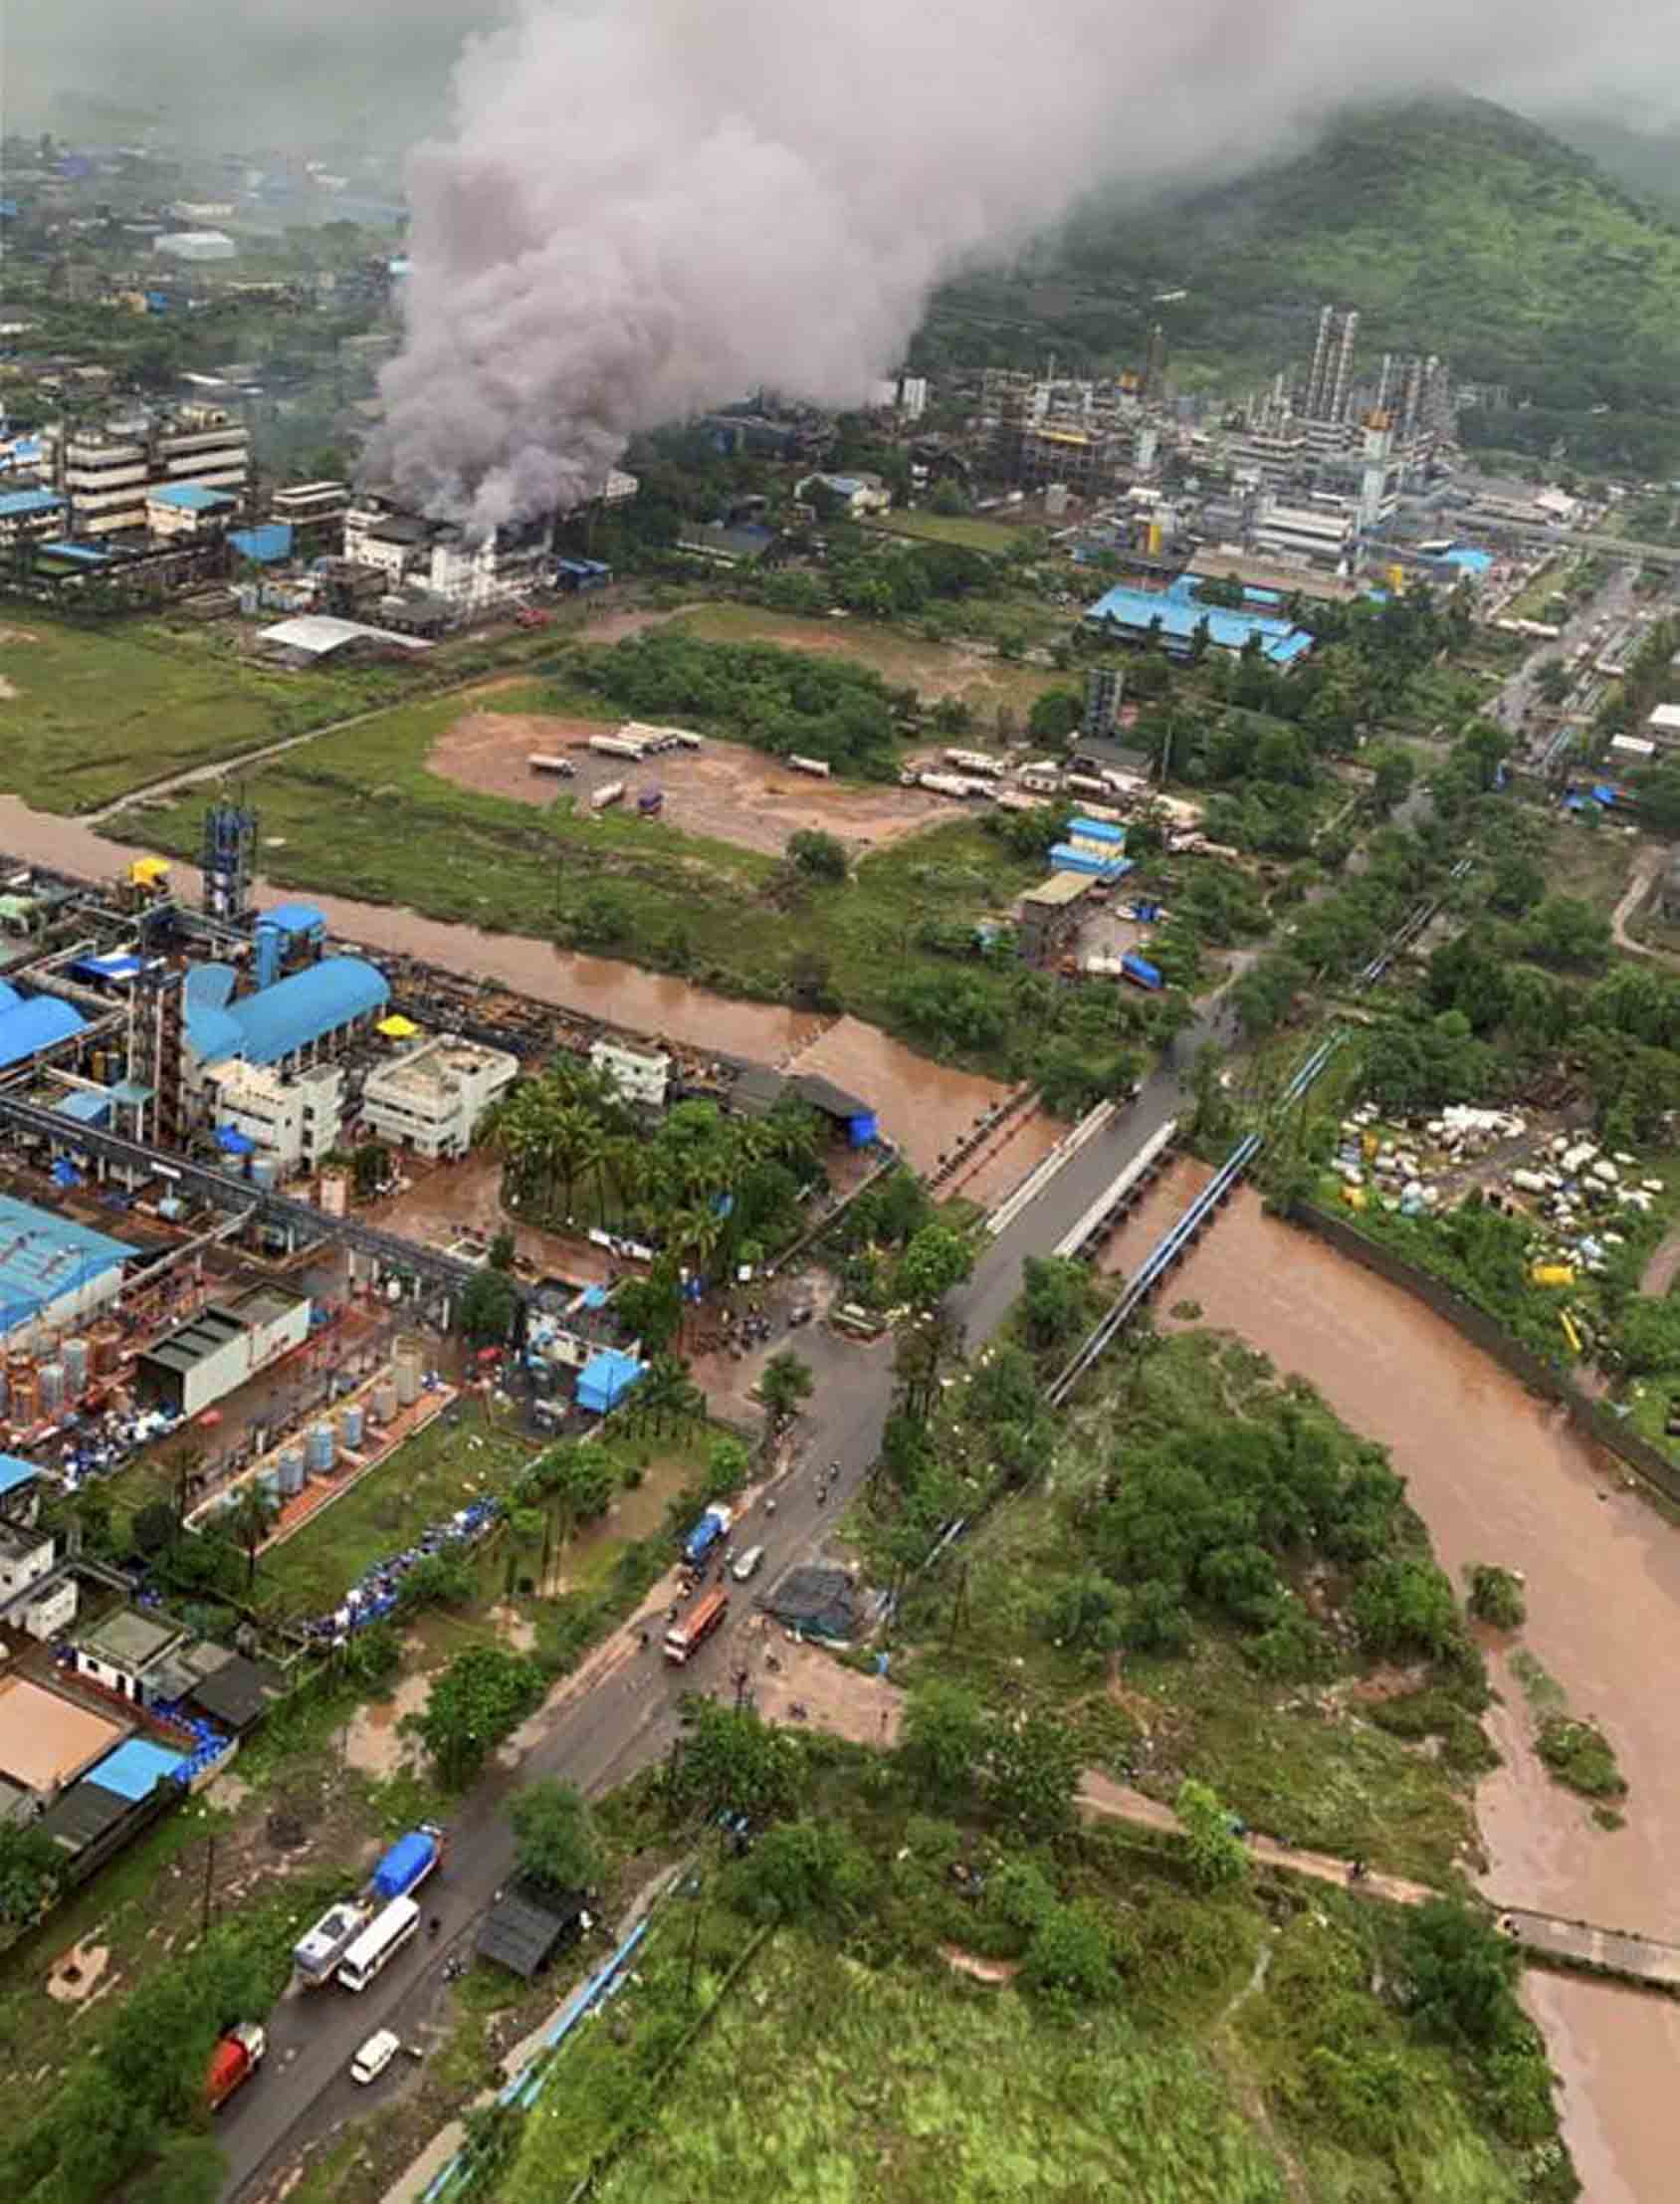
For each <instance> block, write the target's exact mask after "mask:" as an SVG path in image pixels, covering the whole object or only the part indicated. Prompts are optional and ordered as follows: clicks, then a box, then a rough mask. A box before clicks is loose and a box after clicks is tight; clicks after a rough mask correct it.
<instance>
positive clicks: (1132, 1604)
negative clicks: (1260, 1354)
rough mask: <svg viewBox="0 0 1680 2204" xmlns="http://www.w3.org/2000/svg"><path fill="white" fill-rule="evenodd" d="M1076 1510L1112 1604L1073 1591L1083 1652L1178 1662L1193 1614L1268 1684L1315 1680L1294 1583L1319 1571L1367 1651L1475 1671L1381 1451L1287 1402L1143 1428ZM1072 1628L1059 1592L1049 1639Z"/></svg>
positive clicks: (1181, 1416)
mask: <svg viewBox="0 0 1680 2204" xmlns="http://www.w3.org/2000/svg"><path fill="white" fill-rule="evenodd" d="M1156 1426H1158V1427H1159V1428H1155V1427H1156ZM1073 1505H1074V1508H1075V1513H1076V1520H1077V1523H1078V1526H1079V1532H1080V1537H1081V1541H1082V1544H1083V1546H1084V1548H1085V1550H1086V1551H1087V1552H1088V1553H1089V1555H1090V1557H1091V1561H1092V1563H1093V1565H1094V1568H1095V1570H1096V1572H1097V1573H1098V1574H1099V1576H1100V1577H1101V1578H1106V1579H1108V1580H1109V1582H1110V1583H1111V1584H1112V1585H1113V1586H1114V1587H1116V1588H1117V1589H1118V1594H1119V1596H1118V1597H1115V1598H1112V1599H1107V1600H1106V1599H1105V1598H1104V1597H1103V1594H1102V1590H1101V1588H1100V1587H1099V1588H1097V1591H1096V1596H1095V1597H1092V1596H1091V1590H1090V1588H1076V1589H1077V1590H1078V1591H1079V1592H1080V1600H1079V1607H1078V1615H1079V1617H1080V1624H1081V1628H1080V1638H1081V1642H1082V1643H1083V1644H1084V1645H1087V1646H1091V1647H1095V1648H1097V1649H1099V1650H1101V1649H1103V1648H1105V1647H1112V1646H1124V1647H1127V1648H1129V1649H1131V1650H1133V1651H1136V1652H1141V1653H1142V1652H1148V1653H1165V1654H1171V1653H1183V1652H1185V1651H1187V1649H1188V1647H1189V1646H1190V1644H1191V1641H1192V1637H1193V1633H1194V1628H1195V1622H1196V1618H1197V1616H1198V1615H1200V1616H1203V1617H1206V1618H1209V1619H1214V1620H1217V1621H1218V1622H1220V1623H1221V1624H1223V1625H1225V1626H1226V1627H1228V1628H1232V1629H1235V1630H1236V1631H1238V1632H1240V1633H1241V1634H1242V1637H1243V1642H1244V1647H1245V1651H1246V1653H1247V1655H1248V1657H1249V1659H1250V1660H1251V1661H1252V1662H1253V1663H1254V1664H1255V1665H1256V1666H1258V1667H1259V1668H1261V1669H1262V1670H1263V1671H1264V1672H1266V1673H1269V1674H1275V1675H1279V1676H1310V1675H1314V1674H1320V1673H1324V1672H1326V1671H1327V1670H1328V1668H1329V1666H1330V1665H1331V1660H1332V1647H1331V1644H1330V1641H1329V1640H1328V1639H1327V1637H1326V1635H1325V1633H1324V1630H1323V1629H1322V1627H1321V1625H1320V1624H1319V1623H1318V1622H1317V1621H1315V1619H1314V1618H1313V1616H1312V1615H1311V1613H1310V1612H1309V1611H1308V1609H1307V1607H1306V1606H1305V1605H1304V1603H1303V1602H1302V1600H1301V1598H1300V1596H1299V1594H1298V1593H1297V1592H1296V1591H1295V1589H1294V1587H1293V1585H1292V1583H1291V1573H1292V1572H1298V1571H1300V1570H1301V1569H1303V1568H1305V1567H1308V1566H1312V1565H1318V1564H1325V1563H1328V1564H1329V1565H1330V1566H1332V1567H1333V1568H1334V1569H1336V1570H1337V1571H1338V1572H1339V1573H1340V1575H1341V1576H1342V1578H1343V1580H1344V1583H1345V1585H1346V1599H1347V1611H1348V1614H1349V1617H1350V1619H1351V1621H1352V1623H1353V1626H1354V1628H1355V1629H1356V1631H1357V1632H1358V1634H1359V1637H1360V1642H1361V1644H1362V1645H1363V1646H1364V1647H1365V1650H1366V1651H1367V1652H1368V1653H1371V1654H1372V1655H1375V1656H1378V1657H1382V1658H1393V1659H1400V1660H1409V1659H1423V1660H1433V1661H1440V1662H1444V1663H1447V1664H1450V1665H1453V1666H1455V1667H1461V1668H1464V1667H1469V1666H1470V1665H1472V1664H1473V1655H1472V1653H1471V1651H1470V1648H1469V1644H1468V1641H1467V1639H1466V1637H1465V1633H1464V1626H1463V1623H1462V1620H1461V1618H1460V1616H1459V1613H1458V1609H1457V1604H1456V1602H1455V1600H1454V1598H1453V1593H1452V1587H1451V1585H1450V1584H1449V1583H1448V1582H1447V1580H1446V1578H1445V1577H1444V1576H1443V1575H1442V1573H1441V1571H1440V1570H1439V1569H1437V1568H1436V1567H1435V1566H1434V1564H1433V1563H1432V1562H1431V1561H1430V1559H1429V1557H1428V1553H1427V1549H1426V1547H1425V1545H1424V1543H1423V1541H1422V1539H1421V1537H1420V1535H1419V1533H1418V1529H1417V1525H1416V1521H1415V1519H1414V1518H1413V1517H1412V1515H1411V1514H1410V1512H1409V1510H1408V1509H1407V1507H1406V1505H1405V1499H1404V1486H1403V1484H1402V1482H1401V1480H1400V1479H1399V1478H1398V1477H1396V1476H1395V1475H1394V1473H1393V1472H1392V1470H1391V1469H1389V1468H1388V1466H1387V1464H1386V1461H1385V1460H1384V1458H1383V1456H1382V1453H1381V1451H1380V1449H1379V1448H1376V1447H1372V1446H1369V1445H1366V1444H1365V1443H1364V1442H1362V1441H1359V1440H1356V1439H1353V1438H1352V1437H1351V1436H1350V1434H1349V1433H1347V1432H1345V1431H1344V1430H1343V1429H1342V1427H1341V1426H1340V1425H1339V1424H1338V1423H1337V1422H1336V1421H1335V1419H1334V1418H1333V1417H1332V1416H1331V1415H1330V1414H1329V1413H1328V1412H1327V1411H1326V1410H1325V1409H1324V1408H1323V1407H1322V1406H1321V1405H1320V1404H1319V1403H1318V1402H1317V1401H1316V1400H1313V1399H1312V1398H1311V1397H1308V1396H1305V1395H1303V1394H1301V1393H1298V1392H1296V1391H1294V1390H1289V1391H1285V1392H1280V1393H1272V1394H1266V1395H1262V1396H1260V1397H1259V1398H1258V1400H1256V1401H1254V1402H1251V1403H1249V1404H1247V1405H1246V1407H1245V1412H1244V1414H1243V1415H1242V1416H1241V1417H1240V1418H1231V1417H1229V1416H1214V1415H1211V1414H1207V1413H1205V1412H1189V1413H1186V1412H1185V1411H1183V1410H1182V1409H1181V1408H1178V1409H1175V1411H1174V1413H1173V1415H1172V1416H1171V1417H1170V1418H1164V1417H1160V1418H1151V1419H1150V1421H1149V1424H1148V1426H1147V1427H1146V1431H1145V1433H1142V1434H1141V1433H1139V1432H1138V1430H1137V1429H1136V1428H1135V1429H1134V1432H1133V1433H1132V1435H1131V1436H1130V1437H1129V1439H1128V1442H1127V1448H1126V1463H1125V1472H1124V1474H1121V1473H1120V1471H1119V1466H1118V1463H1117V1465H1116V1469H1115V1472H1114V1473H1112V1474H1111V1475H1109V1476H1108V1477H1107V1478H1106V1479H1104V1480H1103V1481H1102V1482H1101V1483H1100V1484H1099V1485H1097V1486H1096V1488H1095V1489H1093V1490H1090V1491H1087V1492H1085V1493H1083V1494H1082V1495H1080V1496H1079V1498H1078V1499H1077V1500H1076V1501H1075V1502H1074V1503H1073ZM1068 1618H1069V1602H1068V1588H1066V1587H1063V1588H1060V1590H1059V1593H1058V1596H1057V1598H1056V1599H1055V1600H1053V1601H1052V1603H1051V1606H1050V1608H1049V1609H1048V1610H1047V1613H1046V1617H1045V1628H1046V1629H1047V1631H1049V1632H1050V1633H1051V1635H1057V1634H1058V1633H1061V1632H1064V1631H1065V1630H1066V1627H1067V1623H1068Z"/></svg>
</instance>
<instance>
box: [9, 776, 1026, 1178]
mask: <svg viewBox="0 0 1680 2204" xmlns="http://www.w3.org/2000/svg"><path fill="white" fill-rule="evenodd" d="M0 850H5V851H7V852H9V853H10V854H11V855H13V856H17V857H25V858H29V859H32V860H33V861H34V862H36V863H38V864H43V865H49V866H55V867H57V868H59V869H61V870H62V871H65V872H72V873H79V874H81V875H82V876H83V877H85V878H88V879H96V880H103V879H108V878H110V877H111V875H113V874H114V873H116V872H117V871H119V870H120V869H121V868H122V867H123V866H124V865H126V864H127V862H128V860H129V859H130V858H131V857H138V856H143V855H147V854H149V852H147V851H146V850H145V849H144V848H143V847H142V846H128V845H125V844H123V843H121V842H112V841H107V840H105V837H104V836H103V835H101V834H97V833H95V831H94V829H93V828H92V827H91V826H89V825H87V824H86V823H84V822H83V821H81V820H79V819H73V818H61V817H59V816H57V815H56V814H54V813H50V812H43V811H35V810H32V809H31V808H30V807H29V805H28V804H26V803H22V802H20V801H19V800H18V798H17V797H16V796H0ZM173 877H174V879H175V882H176V885H177V888H178V889H179V891H180V892H181V893H182V894H184V895H187V896H193V897H196V895H197V893H198V878H199V876H198V874H197V872H196V871H195V870H194V868H193V867H192V866H191V865H187V864H183V863H181V862H180V861H179V860H176V861H175V862H174V865H173ZM310 901H311V902H312V903H315V904H316V905H318V907H319V908H320V909H321V910H322V911H323V912H324V913H325V914H326V922H327V925H328V926H329V928H330V929H331V931H332V934H333V937H334V938H335V940H337V941H339V942H343V943H355V944H358V945H359V946H361V947H363V948H365V949H369V950H373V951H375V952H382V953H384V954H386V955H389V956H403V957H415V958H419V959H421V960H422V961H423V962H424V963H427V964H432V965H438V966H442V967H444V968H445V969H446V970H448V971H451V972H458V973H462V974H467V975H472V976H474V977H476V978H479V979H483V980H493V981H495V982H497V983H498V984H499V985H500V986H502V987H505V988H509V989H511V990H513V991H514V992H516V993H518V994H525V995H529V996H530V997H531V998H532V1000H534V1001H537V1002H547V1003H551V1004H552V1005H553V1006H554V1007H555V1008H556V1009H563V1010H575V1011H578V1012H580V1013H581V1014H582V1015H583V1016H585V1017H597V1018H602V1019H604V1020H606V1021H608V1022H609V1023H611V1024H614V1025H621V1026H626V1027H628V1028H629V1029H630V1030H631V1031H632V1032H637V1033H648V1034H657V1035H659V1036H660V1037H661V1038H663V1039H665V1040H668V1041H675V1042H678V1043H681V1044H682V1045H683V1046H684V1047H688V1048H696V1049H715V1050H717V1051H718V1052H719V1053H720V1054H723V1055H730V1056H744V1057H748V1058H750V1059H751V1060H752V1061H753V1062H755V1063H765V1064H775V1065H779V1066H780V1067H782V1068H783V1069H788V1068H796V1069H798V1070H801V1071H807V1070H808V1071H823V1072H825V1073H827V1074H828V1076H829V1077H831V1078H833V1079H835V1080H837V1081H838V1082H839V1083H840V1084H841V1085H843V1086H847V1087H850V1088H853V1089H855V1091H856V1092H857V1093H858V1094H860V1095H861V1096H862V1097H863V1099H864V1100H865V1101H866V1102H868V1103H869V1104H870V1105H871V1106H872V1107H873V1108H874V1109H875V1111H876V1113H877V1114H878V1116H879V1117H880V1120H881V1124H882V1129H883V1131H884V1132H885V1133H886V1134H887V1135H888V1136H889V1137H890V1138H891V1139H893V1140H896V1141H897V1142H898V1143H899V1144H900V1146H901V1147H902V1148H903V1149H904V1150H905V1153H906V1154H907V1155H908V1156H909V1158H910V1160H911V1161H912V1163H914V1164H915V1165H916V1167H917V1169H918V1170H931V1169H932V1168H933V1166H934V1164H935V1163H936V1162H937V1161H938V1160H939V1158H940V1156H941V1155H942V1154H944V1153H945V1151H946V1150H947V1149H950V1148H953V1147H955V1145H956V1144H957V1142H958V1141H959V1140H960V1139H961V1137H962V1135H963V1134H964V1133H965V1132H966V1131H967V1130H968V1128H969V1127H970V1126H971V1125H972V1124H973V1123H974V1121H975V1119H976V1118H977V1117H978V1116H979V1114H980V1113H981V1111H982V1110H984V1109H985V1108H986V1107H987V1106H988V1105H989V1104H991V1103H993V1102H995V1101H997V1100H999V1099H1000V1098H1001V1096H1002V1095H1003V1094H1004V1092H1005V1091H1006V1090H1005V1089H1004V1088H1003V1087H1002V1086H1001V1085H1000V1084H999V1083H998V1082H997V1081H996V1080H992V1079H981V1078H976V1077H975V1076H974V1075H973V1074H972V1073H971V1072H965V1071H955V1070H952V1069H951V1068H950V1067H949V1066H948V1065H945V1064H936V1063H932V1062H930V1061H929V1059H928V1058H927V1057H926V1056H919V1055H917V1053H916V1052H915V1050H914V1049H910V1048H906V1047H905V1046H904V1045H903V1044H902V1043H901V1042H899V1041H895V1040H893V1039H891V1038H890V1037H889V1036H888V1035H887V1034H885V1033H883V1032H881V1031H880V1030H879V1028H877V1027H875V1026H873V1025H866V1024H864V1023H863V1022H862V1020H861V1019H858V1018H842V1019H840V1020H838V1021H835V1020H833V1019H831V1018H825V1017H822V1016H820V1015H817V1014H815V1013H814V1012H810V1011H802V1010H792V1009H787V1008H785V1007H783V1006H781V1005H780V1004H776V1003H766V1002H735V1001H732V1000H730V999H729V997H728V996H725V995H721V994H711V993H709V992H707V991H706V990H705V989H704V988H694V987H690V986H689V984H688V983H687V981H684V980H675V979H670V978H667V977H665V976H663V975H661V974H659V973H654V972H644V971H642V969H641V968H640V967H639V966H637V965H627V964H621V963H619V962H617V961H616V960H615V959H613V958H609V957H584V956H579V955H577V954H576V953H575V952H574V951H571V950H564V949H556V948H555V947H554V945H553V944H552V943H551V942H542V941H533V940H531V939H530V938H529V937H528V936H525V935H520V934H486V933H483V932H481V931H480V930H479V929H478V928H477V927H472V926H457V925H452V924H448V923H446V922H444V921H442V920H439V919H428V918H422V917H420V916H419V915H418V913H416V912H414V911H409V910H405V909H403V908H402V907H400V906H399V905H395V904H386V903H359V902H356V901H353V900H351V899H349V898H346V897H344V896H333V895H315V894H314V893H313V892H312V893H311V895H310Z"/></svg>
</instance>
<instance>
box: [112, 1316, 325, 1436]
mask: <svg viewBox="0 0 1680 2204" xmlns="http://www.w3.org/2000/svg"><path fill="white" fill-rule="evenodd" d="M309 1336H310V1301H309V1297H308V1295H307V1294H297V1293H288V1292H286V1291H285V1290H284V1288H282V1287H280V1286H271V1285H256V1286H252V1287H251V1288H250V1290H249V1291H248V1292H245V1293H242V1294H240V1295H239V1296H238V1298H237V1299H235V1300H232V1301H214V1302H212V1303H211V1304H210V1305H209V1307H207V1308H204V1309H201V1310H200V1311H199V1313H198V1314H197V1315H196V1316H195V1317H193V1318H192V1319H191V1320H190V1321H189V1322H188V1323H185V1324H181V1325H178V1326H177V1327H176V1329H175V1330H174V1331H172V1332H170V1333H168V1334H167V1335H166V1336H165V1337H164V1338H162V1339H160V1340H158V1341H156V1342H155V1344H154V1345H152V1346H150V1347H148V1348H147V1349H146V1350H145V1352H144V1353H143V1354H142V1355H139V1356H137V1357H136V1358H135V1362H134V1384H135V1388H136V1390H137V1391H138V1392H139V1394H140V1395H141V1397H142V1398H143V1399H144V1400H146V1401H148V1402H160V1403H162V1404H163V1405H165V1406H166V1407H168V1408H171V1409H173V1410H174V1411H175V1412H176V1414H177V1415H180V1416H188V1417H191V1416H198V1415H201V1414H202V1413H203V1411H204V1410H205V1409H207V1408H211V1407H213V1406H214V1405H215V1403H216V1402H218V1401H221V1400H225V1399H226V1397H227V1396H228V1395H229V1394H230V1393H234V1392H237V1391H238V1389H239V1388H240V1387H241V1386H242V1385H244V1384H245V1383H246V1382H247V1380H248V1379H251V1378H254V1377H255V1376H256V1375H257V1373H258V1372H259V1371H260V1370H266V1369H268V1367H269V1365H270V1364H271V1363H275V1362H278V1361H279V1360H280V1358H281V1357H282V1356H283V1355H289V1354H291V1353H292V1351H293V1350H294V1348H298V1347H301V1346H303V1344H304V1342H305V1341H306V1340H307V1339H308V1338H309Z"/></svg>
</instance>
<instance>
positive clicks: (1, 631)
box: [0, 627, 41, 643]
mask: <svg viewBox="0 0 1680 2204" xmlns="http://www.w3.org/2000/svg"><path fill="white" fill-rule="evenodd" d="M40 640H41V638H40V636H39V635H37V634H36V632H35V630H34V628H32V627H0V643H38V642H40Z"/></svg>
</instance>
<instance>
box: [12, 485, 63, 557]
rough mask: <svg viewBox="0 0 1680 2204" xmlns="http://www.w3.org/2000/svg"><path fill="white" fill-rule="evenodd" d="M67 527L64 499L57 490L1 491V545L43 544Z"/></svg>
mask: <svg viewBox="0 0 1680 2204" xmlns="http://www.w3.org/2000/svg"><path fill="white" fill-rule="evenodd" d="M63 526H64V500H63V498H61V497H60V496H59V494H58V492H57V491H56V490H7V491H4V492H0V544H18V543H22V542H24V541H26V540H28V539H32V538H33V539H35V540H37V541H39V539H41V538H42V537H46V536H53V535H56V534H57V533H58V531H59V530H60V529H61V528H63Z"/></svg>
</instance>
